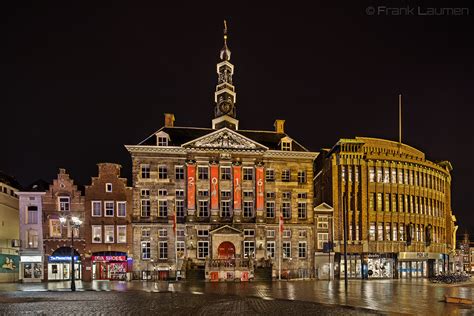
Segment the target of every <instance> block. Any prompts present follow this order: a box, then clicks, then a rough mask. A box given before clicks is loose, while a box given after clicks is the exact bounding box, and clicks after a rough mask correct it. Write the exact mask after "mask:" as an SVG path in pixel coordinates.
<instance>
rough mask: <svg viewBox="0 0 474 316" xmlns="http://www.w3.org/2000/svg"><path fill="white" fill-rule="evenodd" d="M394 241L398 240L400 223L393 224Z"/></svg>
mask: <svg viewBox="0 0 474 316" xmlns="http://www.w3.org/2000/svg"><path fill="white" fill-rule="evenodd" d="M392 225H393V227H392V241H398V223H393V224H392Z"/></svg>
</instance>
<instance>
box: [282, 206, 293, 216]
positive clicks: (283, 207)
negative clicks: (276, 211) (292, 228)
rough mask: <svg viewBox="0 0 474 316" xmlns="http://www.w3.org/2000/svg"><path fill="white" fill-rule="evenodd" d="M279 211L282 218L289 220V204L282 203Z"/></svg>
mask: <svg viewBox="0 0 474 316" xmlns="http://www.w3.org/2000/svg"><path fill="white" fill-rule="evenodd" d="M281 211H282V212H283V218H290V217H291V203H290V202H282V203H281Z"/></svg>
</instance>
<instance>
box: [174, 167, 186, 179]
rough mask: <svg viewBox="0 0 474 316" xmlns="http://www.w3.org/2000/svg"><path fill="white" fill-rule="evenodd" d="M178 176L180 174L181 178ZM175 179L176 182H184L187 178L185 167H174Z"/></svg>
mask: <svg viewBox="0 0 474 316" xmlns="http://www.w3.org/2000/svg"><path fill="white" fill-rule="evenodd" d="M178 170H179V172H178ZM178 174H179V177H178ZM174 177H175V179H176V180H184V178H185V174H184V166H174Z"/></svg>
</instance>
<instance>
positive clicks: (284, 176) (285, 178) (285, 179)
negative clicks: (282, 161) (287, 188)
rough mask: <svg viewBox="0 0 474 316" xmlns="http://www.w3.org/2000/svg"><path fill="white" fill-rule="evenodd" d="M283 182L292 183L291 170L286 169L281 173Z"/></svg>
mask: <svg viewBox="0 0 474 316" xmlns="http://www.w3.org/2000/svg"><path fill="white" fill-rule="evenodd" d="M281 181H283V182H290V170H288V169H285V170H282V171H281Z"/></svg>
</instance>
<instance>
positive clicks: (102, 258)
mask: <svg viewBox="0 0 474 316" xmlns="http://www.w3.org/2000/svg"><path fill="white" fill-rule="evenodd" d="M91 259H92V261H126V260H127V257H126V256H92V257H91Z"/></svg>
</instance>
